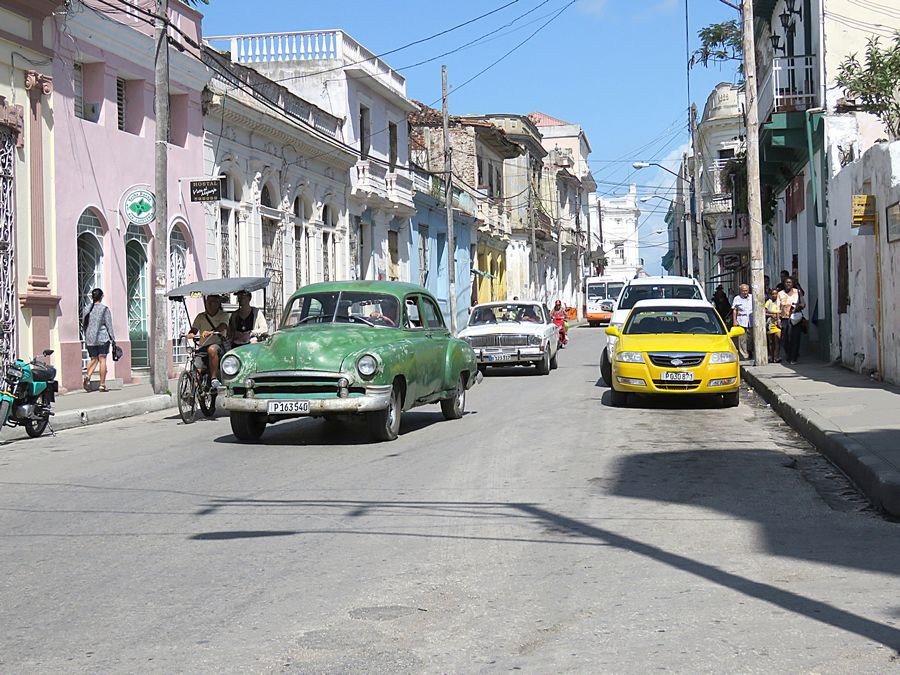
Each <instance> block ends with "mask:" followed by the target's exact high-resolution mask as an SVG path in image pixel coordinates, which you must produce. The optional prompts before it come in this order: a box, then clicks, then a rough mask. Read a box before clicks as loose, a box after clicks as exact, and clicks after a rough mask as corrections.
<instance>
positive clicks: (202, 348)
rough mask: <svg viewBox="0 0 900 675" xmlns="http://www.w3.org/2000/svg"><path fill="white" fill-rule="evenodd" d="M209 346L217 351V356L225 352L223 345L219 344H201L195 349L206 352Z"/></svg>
mask: <svg viewBox="0 0 900 675" xmlns="http://www.w3.org/2000/svg"><path fill="white" fill-rule="evenodd" d="M210 347H212V348H213V349H215V350H216V351H217V352H219V356H222V354H224V353H225V347H224V346H222V345H220V344H213V345H203V346H200V347H198V348H197V349H198V350H199V351H201V352H207V353H208V351H209V348H210Z"/></svg>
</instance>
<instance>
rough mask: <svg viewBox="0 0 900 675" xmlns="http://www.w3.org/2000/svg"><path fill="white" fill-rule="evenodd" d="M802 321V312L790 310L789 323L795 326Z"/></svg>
mask: <svg viewBox="0 0 900 675" xmlns="http://www.w3.org/2000/svg"><path fill="white" fill-rule="evenodd" d="M801 321H803V312H791V325H792V326H796V325H797V324H799V323H800V322H801Z"/></svg>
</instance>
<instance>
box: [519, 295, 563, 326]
mask: <svg viewBox="0 0 900 675" xmlns="http://www.w3.org/2000/svg"><path fill="white" fill-rule="evenodd" d="M557 304H559V301H558V300H557ZM522 321H531V322H532V323H540V322H541V318H540V317H539V316H538V314H537V311H536V310H535V308H534V305H526V306H525V311H524V312H522Z"/></svg>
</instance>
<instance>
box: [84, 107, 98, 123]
mask: <svg viewBox="0 0 900 675" xmlns="http://www.w3.org/2000/svg"><path fill="white" fill-rule="evenodd" d="M84 119H86V120H87V121H88V122H99V121H100V104H99V103H85V104H84Z"/></svg>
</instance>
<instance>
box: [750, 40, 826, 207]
mask: <svg viewBox="0 0 900 675" xmlns="http://www.w3.org/2000/svg"><path fill="white" fill-rule="evenodd" d="M758 76H759V83H760V85H759V98H758V112H759V121H760V125H761V126H760V155H761V157H760V158H761V170H762V178H763V181H764V182H765V183H766V184H768V185H771V186H772V187H774V188H775V190H776V191H779V190H781V189H782V188H783V187H784V186H785V185H786V184H787V183H788V182H789V181H790V180H791V178H792V177H793V176H795V175H796V174H797V173H798V172H799V171H800V170H802V168H803V166H804V164H806V163H807V162H808V161H809V150H808V141H807V134H808V132H811V135H812V137H813V144H814V147H815V149H819V148H821V146H822V142H823V134H822V125H821V116H817V115H815V114H813V113H811V112H809V111H813V110H816V109H818V108H819V107H820V106H822V100H821V94H820V86H819V82H818V80H819V57H818V56H816V55H815V54H803V55H795V56H782V57H775V58H773V59H772V61H771V63H770V64H768V66H767V67H764V68H762V69H760V71H759V73H758ZM807 126H809V127H810V129H809V130H807Z"/></svg>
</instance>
